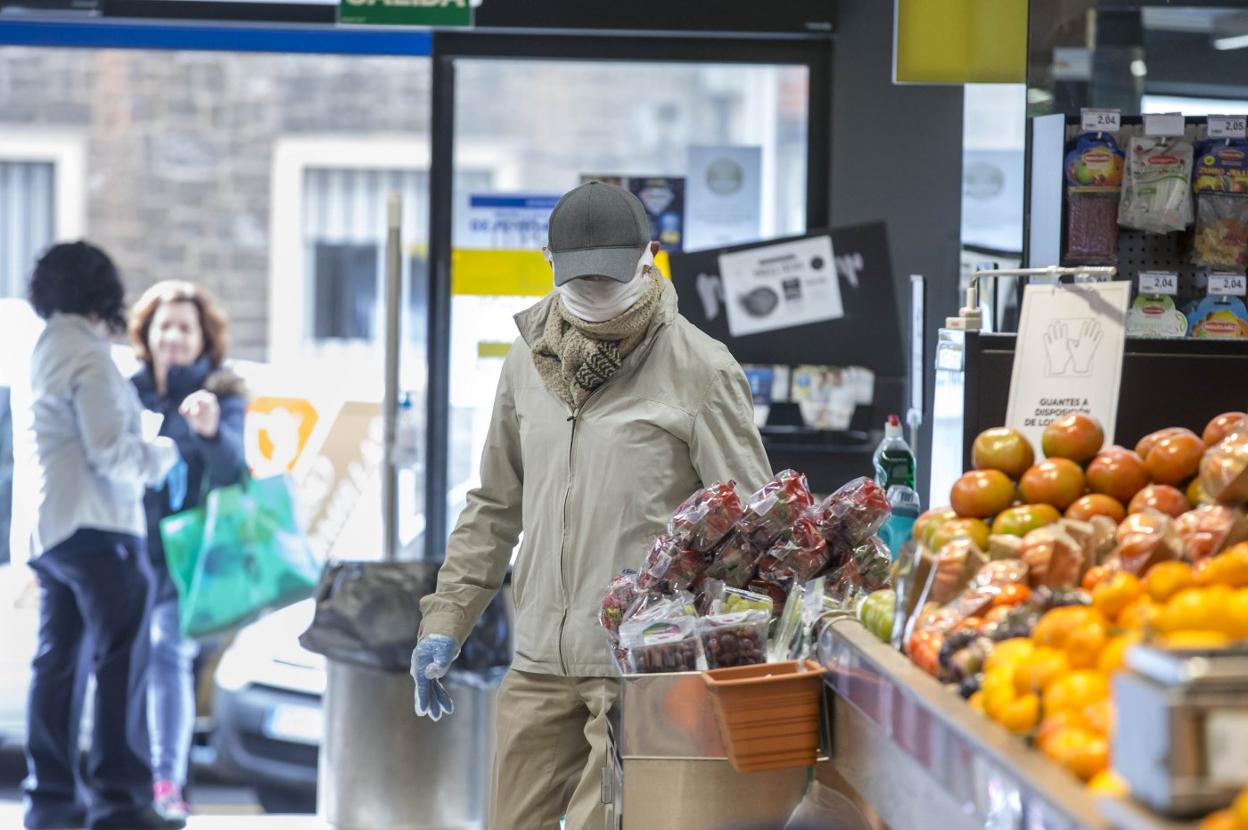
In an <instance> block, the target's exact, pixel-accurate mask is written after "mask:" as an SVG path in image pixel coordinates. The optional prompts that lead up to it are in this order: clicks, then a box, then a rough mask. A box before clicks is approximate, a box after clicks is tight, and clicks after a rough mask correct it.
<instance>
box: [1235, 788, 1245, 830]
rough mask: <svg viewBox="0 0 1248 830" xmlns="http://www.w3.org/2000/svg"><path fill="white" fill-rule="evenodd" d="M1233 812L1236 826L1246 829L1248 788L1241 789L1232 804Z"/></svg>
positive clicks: (1241, 829) (1242, 829)
mask: <svg viewBox="0 0 1248 830" xmlns="http://www.w3.org/2000/svg"><path fill="white" fill-rule="evenodd" d="M1231 813H1232V815H1234V816H1235V826H1236V827H1238V828H1240V830H1244V828H1248V789H1244V790H1241V791H1240V793H1239V795H1238V796H1236V797H1235V801H1234V803H1232V804H1231Z"/></svg>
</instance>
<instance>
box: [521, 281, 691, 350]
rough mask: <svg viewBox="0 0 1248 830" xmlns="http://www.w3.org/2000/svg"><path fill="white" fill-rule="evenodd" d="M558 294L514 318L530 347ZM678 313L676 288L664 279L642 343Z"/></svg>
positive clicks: (540, 332) (540, 333)
mask: <svg viewBox="0 0 1248 830" xmlns="http://www.w3.org/2000/svg"><path fill="white" fill-rule="evenodd" d="M558 296H559V294H558V292H557V291H552V292H550V293H549V294H547V295H546V296H545V297H543V298H542V299H541V300H540V301H539V302H538V303H537V304H536V305H533V306H530V307H529V308H526V309H525V310H524V311H522V312H520V313H519V314H517V315H516V316H515V317H514V318H513V319H514V320H515V321H516V328H518V329H519V330H520V336H521V337H522V338H524V342H525V343H527V344H529V347H530V348H532V346H533V343H534V342H535V341H536V340H537V339H538V338H539V337H541V335H542V330H543V329H545V327H546V318H547V317H549V316H550V308H551V306H553V305H554V304H555V299H556V297H558ZM676 313H677V298H676V289H675V288H674V287H673V286H672V281H671V280H669V279H664V280H663V296H662V297H660V298H659V307H658V308H657V309H655V312H654V319H653V320H651V321H650V328H649V329H648V330H647V332H646V336H645V338H644V339H643V340H642V343H645V342H646V341H648V340H650V339H651V338H653V337H654V335H655V333H656V332H657V331H658V330H659V329H660V328H662V327H663V326H666V325H667V324H668V323H670V322H672V321H673V320H675V319H676ZM639 348H640V347H639Z"/></svg>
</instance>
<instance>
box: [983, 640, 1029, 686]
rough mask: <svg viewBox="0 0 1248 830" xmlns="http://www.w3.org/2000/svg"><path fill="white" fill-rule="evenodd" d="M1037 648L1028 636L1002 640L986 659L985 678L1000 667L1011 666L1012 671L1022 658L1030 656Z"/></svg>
mask: <svg viewBox="0 0 1248 830" xmlns="http://www.w3.org/2000/svg"><path fill="white" fill-rule="evenodd" d="M1035 650H1036V644H1035V643H1033V642H1032V641H1031V640H1030V639H1028V638H1027V637H1015V638H1013V639H1012V640H1002V641H1001V642H999V643H997V647H996V648H994V649H993V650H992V654H989V655H988V659H987V660H985V661H984V673H985V677H984V679H985V680H987V679H988V678H987V675H989V674H991V673H993V672H994V671H997V670H999V669H1003V668H1006V667H1010V669H1011V671H1012V670H1013V667H1014V666H1016V665H1018V663H1019V662H1020V661H1021V660H1023V659H1025V658H1026V657H1029V656H1030V655H1031V653H1032V652H1033V651H1035Z"/></svg>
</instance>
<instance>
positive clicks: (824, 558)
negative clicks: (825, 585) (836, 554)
mask: <svg viewBox="0 0 1248 830" xmlns="http://www.w3.org/2000/svg"><path fill="white" fill-rule="evenodd" d="M828 558H829V552H828V543H827V540H825V539H824V538H823V534H821V533H820V532H819V528H818V527H817V526H816V525H815V522H814V520H813V519H811V518H810V517H809V516H799V517H798V519H797V521H795V522H794V523H793V525H792V526H791V527H789V528H788V529H786V530H785V531H784V532H783V533H781V534H780V538H779V539H777V540H776V541H775V542H774V543H773V544H772V546H771V547H770V548H769V549H768V550H767V555H766V556H765V557H764V558H763V560H762V562H761V563H760V565H759V569H758V573H759V576H761V577H763V578H764V579H771V580H777V581H778V580H783V579H796V580H797V581H798V582H806V581H807V580H809V579H814V578H815V577H816V576H818V575H819V573H820V572H821V571H822V570H823V569H824V568H826V567H827V565H828Z"/></svg>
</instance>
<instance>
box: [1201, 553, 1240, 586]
mask: <svg viewBox="0 0 1248 830" xmlns="http://www.w3.org/2000/svg"><path fill="white" fill-rule="evenodd" d="M1198 578H1199V579H1200V582H1201V584H1202V585H1227V586H1229V587H1231V588H1248V542H1240V543H1239V544H1238V545H1234V546H1233V547H1230V548H1227V549H1226V550H1224V551H1222V552H1221V553H1219V554H1218V555H1217V556H1214V557H1213V558H1211V559H1209V560H1208V562H1207V564H1206V565H1205V566H1204V567H1203V568H1201V570H1200V572H1199V574H1198Z"/></svg>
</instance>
